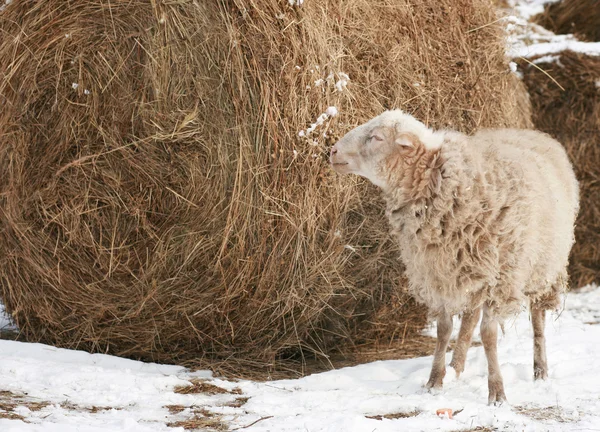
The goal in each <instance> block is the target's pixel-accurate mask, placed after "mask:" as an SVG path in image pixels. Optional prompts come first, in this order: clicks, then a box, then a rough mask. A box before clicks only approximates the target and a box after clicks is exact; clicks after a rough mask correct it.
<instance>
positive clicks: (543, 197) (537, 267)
mask: <svg viewBox="0 0 600 432" xmlns="http://www.w3.org/2000/svg"><path fill="white" fill-rule="evenodd" d="M471 145H474V146H476V147H477V148H478V150H481V151H483V152H484V153H486V154H487V155H488V158H489V159H492V160H490V161H489V162H490V167H489V168H490V169H507V168H506V167H508V169H511V167H512V169H514V170H515V171H518V172H519V175H522V178H523V181H522V183H521V189H522V190H520V191H515V192H516V193H518V194H519V195H520V198H519V202H518V205H519V206H522V212H521V213H520V217H519V219H521V220H514V221H513V223H515V224H522V225H525V226H526V228H527V229H526V230H525V231H524V233H523V236H524V238H523V251H522V253H521V254H522V256H520V257H517V258H518V259H519V261H520V266H521V269H520V270H521V271H527V274H528V278H527V280H526V281H525V286H524V287H522V288H521V289H522V290H523V293H524V294H525V295H527V296H528V297H530V298H532V299H533V300H534V301H536V300H539V299H541V298H543V297H545V296H546V297H547V296H549V295H550V296H552V295H553V296H555V297H556V294H557V293H558V292H560V291H562V290H563V289H564V288H565V284H564V281H565V280H566V267H567V264H568V256H569V252H570V250H571V246H572V244H573V242H574V224H575V217H576V215H577V211H578V209H579V188H578V184H577V180H576V178H575V174H574V171H573V168H572V165H571V163H570V161H569V159H568V157H567V154H566V152H565V150H564V148H563V147H562V145H561V144H560V143H559V142H558V141H556V140H554V139H552V138H551V137H550V136H548V135H546V134H543V133H540V132H536V131H532V130H512V129H498V130H483V131H480V132H479V133H477V134H476V135H474V136H473V137H472V138H471ZM494 159H496V160H494ZM497 166H501V167H504V168H496V167H497Z"/></svg>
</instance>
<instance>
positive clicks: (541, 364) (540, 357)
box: [531, 304, 548, 380]
mask: <svg viewBox="0 0 600 432" xmlns="http://www.w3.org/2000/svg"><path fill="white" fill-rule="evenodd" d="M531 323H532V325H533V379H535V380H538V379H546V378H548V361H547V360H546V338H545V337H544V326H545V324H546V311H545V310H544V309H542V308H540V307H536V306H535V305H534V304H532V305H531Z"/></svg>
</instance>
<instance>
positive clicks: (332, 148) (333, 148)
mask: <svg viewBox="0 0 600 432" xmlns="http://www.w3.org/2000/svg"><path fill="white" fill-rule="evenodd" d="M337 152H338V151H337V149H336V148H335V146H333V147H331V156H333V155H334V154H336V153H337Z"/></svg>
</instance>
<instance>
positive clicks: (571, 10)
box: [532, 0, 600, 42]
mask: <svg viewBox="0 0 600 432" xmlns="http://www.w3.org/2000/svg"><path fill="white" fill-rule="evenodd" d="M532 21H534V22H536V23H538V24H540V25H541V26H543V27H545V28H547V29H548V30H550V31H552V32H554V33H557V34H570V33H572V34H574V35H575V36H576V37H577V38H578V39H580V40H587V41H592V42H594V41H600V1H598V0H562V1H559V2H556V3H550V4H547V5H546V6H545V7H544V12H542V13H541V14H539V15H536V16H535V17H533V19H532Z"/></svg>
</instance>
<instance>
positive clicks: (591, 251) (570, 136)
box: [520, 51, 600, 288]
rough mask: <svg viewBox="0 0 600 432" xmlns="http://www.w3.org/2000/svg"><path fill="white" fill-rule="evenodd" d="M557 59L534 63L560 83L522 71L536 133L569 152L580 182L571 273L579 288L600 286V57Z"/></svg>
mask: <svg viewBox="0 0 600 432" xmlns="http://www.w3.org/2000/svg"><path fill="white" fill-rule="evenodd" d="M553 57H555V60H554V61H551V62H536V63H537V66H538V67H539V68H541V69H543V70H544V71H545V72H546V73H547V74H549V75H550V76H551V77H552V78H553V79H554V80H556V82H554V80H552V79H551V78H549V77H548V75H547V74H546V73H544V72H542V71H541V70H540V69H538V68H537V67H535V66H532V65H531V64H529V63H526V62H524V61H522V62H521V63H520V66H521V70H522V71H523V81H524V82H525V85H526V86H527V88H528V90H529V95H530V99H531V104H532V111H533V122H534V124H535V127H536V128H537V129H539V130H541V131H544V132H546V133H548V134H550V135H552V137H554V138H556V139H557V140H558V141H560V142H561V143H562V144H563V145H564V146H565V148H566V149H567V152H568V153H569V156H570V158H571V161H572V162H573V165H574V166H575V172H576V175H577V179H578V180H579V186H580V200H581V203H580V210H579V216H578V219H577V225H576V227H575V240H576V241H575V245H574V246H573V250H572V252H571V263H570V268H569V274H570V277H571V285H572V286H573V287H574V288H577V287H582V286H584V285H587V284H589V283H592V282H594V281H595V282H600V278H599V275H600V181H599V180H600V87H599V81H600V57H597V56H596V57H593V56H586V55H583V54H578V53H575V52H573V51H563V52H561V53H558V54H555V55H553ZM533 61H534V62H535V59H533ZM557 83H558V84H559V85H560V86H562V89H561V88H560V87H559V86H558V84H557Z"/></svg>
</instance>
